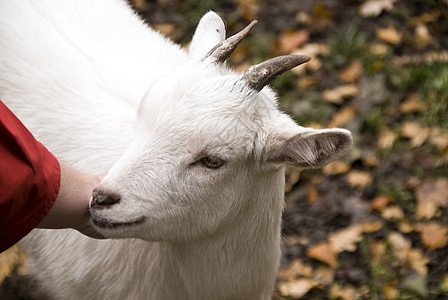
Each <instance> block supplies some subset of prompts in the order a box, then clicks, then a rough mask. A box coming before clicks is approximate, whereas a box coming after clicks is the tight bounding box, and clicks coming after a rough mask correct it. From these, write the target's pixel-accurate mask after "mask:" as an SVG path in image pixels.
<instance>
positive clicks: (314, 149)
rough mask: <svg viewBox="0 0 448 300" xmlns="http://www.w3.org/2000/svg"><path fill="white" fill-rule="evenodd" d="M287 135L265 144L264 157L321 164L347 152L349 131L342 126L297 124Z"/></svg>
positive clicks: (301, 165) (280, 161) (304, 164)
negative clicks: (341, 127)
mask: <svg viewBox="0 0 448 300" xmlns="http://www.w3.org/2000/svg"><path fill="white" fill-rule="evenodd" d="M297 127H298V128H299V132H296V133H295V134H293V135H292V136H290V137H283V136H281V135H280V136H276V137H272V138H271V139H270V142H269V143H270V145H269V147H267V148H266V150H267V151H266V155H267V157H266V160H267V161H268V162H271V163H275V164H281V165H292V166H295V167H299V168H317V167H321V166H324V165H326V164H328V163H330V162H332V161H334V160H335V159H337V158H339V157H341V156H342V155H344V154H345V153H347V152H348V151H349V150H350V149H351V147H352V135H351V133H350V132H349V131H348V130H345V129H321V130H317V129H312V128H303V127H299V126H297Z"/></svg>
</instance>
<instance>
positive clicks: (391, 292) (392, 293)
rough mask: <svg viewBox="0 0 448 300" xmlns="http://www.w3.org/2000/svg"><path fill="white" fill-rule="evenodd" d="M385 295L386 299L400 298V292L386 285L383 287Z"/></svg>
mask: <svg viewBox="0 0 448 300" xmlns="http://www.w3.org/2000/svg"><path fill="white" fill-rule="evenodd" d="M383 293H384V296H385V297H386V299H391V300H392V299H398V297H399V296H400V291H399V290H398V289H397V288H396V287H394V286H391V285H385V286H384V287H383Z"/></svg>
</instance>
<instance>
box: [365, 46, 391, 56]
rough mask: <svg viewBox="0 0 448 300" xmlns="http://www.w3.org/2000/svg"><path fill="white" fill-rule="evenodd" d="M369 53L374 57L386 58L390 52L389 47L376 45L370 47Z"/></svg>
mask: <svg viewBox="0 0 448 300" xmlns="http://www.w3.org/2000/svg"><path fill="white" fill-rule="evenodd" d="M369 51H370V53H372V54H373V55H376V56H379V57H384V56H386V55H387V53H388V52H389V46H388V45H386V44H383V43H374V44H371V45H370V46H369Z"/></svg>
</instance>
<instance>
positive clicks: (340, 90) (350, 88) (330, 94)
mask: <svg viewBox="0 0 448 300" xmlns="http://www.w3.org/2000/svg"><path fill="white" fill-rule="evenodd" d="M358 92H359V88H358V86H357V85H355V84H346V85H341V86H338V87H337V88H334V89H331V90H324V91H323V93H322V97H323V98H324V100H325V101H327V102H330V103H336V104H341V103H342V102H343V101H344V99H346V98H349V97H353V96H355V95H356V94H358Z"/></svg>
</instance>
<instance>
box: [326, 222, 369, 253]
mask: <svg viewBox="0 0 448 300" xmlns="http://www.w3.org/2000/svg"><path fill="white" fill-rule="evenodd" d="M328 240H329V242H330V246H331V248H332V249H333V251H334V252H335V253H340V252H343V251H349V252H353V251H355V250H356V248H357V247H358V246H357V243H358V242H360V241H361V240H362V225H359V224H357V225H352V226H349V227H347V228H344V229H341V230H338V231H337V232H335V233H332V234H331V235H330V236H329V238H328Z"/></svg>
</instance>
